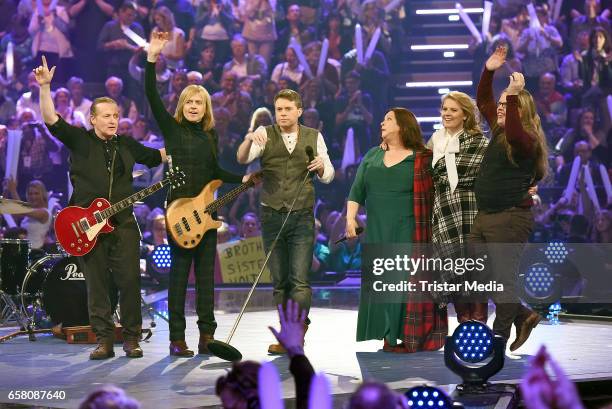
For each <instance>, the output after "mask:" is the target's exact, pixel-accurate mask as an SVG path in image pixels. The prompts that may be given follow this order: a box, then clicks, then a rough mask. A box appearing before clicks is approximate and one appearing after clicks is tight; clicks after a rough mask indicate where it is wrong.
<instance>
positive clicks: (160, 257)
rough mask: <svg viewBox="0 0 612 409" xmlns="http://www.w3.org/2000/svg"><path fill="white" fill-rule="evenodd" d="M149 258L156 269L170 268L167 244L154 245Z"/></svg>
mask: <svg viewBox="0 0 612 409" xmlns="http://www.w3.org/2000/svg"><path fill="white" fill-rule="evenodd" d="M151 260H153V266H154V267H155V268H157V269H160V270H163V269H168V268H170V266H171V265H172V256H171V255H170V246H169V245H167V244H162V245H159V246H157V247H155V249H154V250H153V253H151Z"/></svg>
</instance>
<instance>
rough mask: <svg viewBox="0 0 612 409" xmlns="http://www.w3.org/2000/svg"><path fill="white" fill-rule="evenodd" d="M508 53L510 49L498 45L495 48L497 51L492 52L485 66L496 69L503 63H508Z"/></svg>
mask: <svg viewBox="0 0 612 409" xmlns="http://www.w3.org/2000/svg"><path fill="white" fill-rule="evenodd" d="M507 53H508V49H507V48H506V47H503V46H498V47H497V48H496V49H495V52H494V53H493V54H491V56H490V57H489V59H487V62H486V63H485V67H487V70H489V71H495V70H496V69H498V68H500V67H501V66H502V65H504V64H505V63H506V54H507Z"/></svg>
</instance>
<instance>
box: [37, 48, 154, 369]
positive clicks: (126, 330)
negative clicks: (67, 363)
mask: <svg viewBox="0 0 612 409" xmlns="http://www.w3.org/2000/svg"><path fill="white" fill-rule="evenodd" d="M54 73H55V67H52V68H51V69H49V67H48V66H47V60H46V59H45V57H44V56H43V57H42V65H41V66H39V67H37V68H35V69H34V74H35V75H36V81H37V82H38V84H39V85H40V112H41V115H42V118H43V120H44V122H45V124H46V125H47V127H48V128H49V131H50V132H51V134H52V135H53V136H55V137H56V138H57V139H59V140H60V141H61V142H62V143H63V144H64V145H65V146H66V148H68V150H69V152H70V180H71V182H72V186H73V188H74V190H73V192H72V196H71V197H70V204H71V205H76V206H82V207H88V206H89V205H90V204H91V202H92V201H93V200H94V199H96V198H99V197H103V198H106V199H108V201H109V202H110V203H116V202H119V201H120V200H122V199H125V198H127V197H128V196H130V195H132V194H133V193H134V189H133V187H132V169H133V168H134V164H135V163H142V164H144V165H147V166H148V167H150V168H153V167H155V166H158V165H159V164H160V163H161V162H162V160H165V153H164V150H163V149H153V148H148V147H146V146H144V145H141V144H140V143H138V142H137V141H136V140H134V139H132V138H131V137H129V136H125V135H117V127H118V122H119V107H118V106H117V102H116V101H114V100H113V99H111V98H109V97H101V98H97V99H95V100H94V101H93V103H92V105H91V109H90V117H89V121H90V123H91V125H92V127H93V128H92V129H91V130H89V131H88V130H85V129H83V128H78V127H75V126H72V125H69V124H68V123H67V122H66V121H65V120H64V119H63V118H61V117H60V116H59V115H58V114H57V113H56V111H55V106H54V104H53V98H52V97H51V79H52V78H53V74H54ZM111 223H112V224H113V226H115V230H113V231H112V232H111V233H108V234H103V235H100V237H99V238H98V242H97V244H96V246H95V247H94V248H93V249H92V250H91V251H90V252H89V253H88V254H86V255H84V256H82V257H79V262H80V264H81V268H82V271H83V272H84V274H85V283H86V285H87V299H88V309H89V322H90V324H91V327H92V329H93V332H94V334H95V335H96V339H97V343H98V345H97V347H96V349H95V350H94V351H93V352H92V353H91V354H90V355H89V358H90V359H106V358H111V357H113V356H115V352H114V350H113V343H114V335H115V325H114V323H113V318H112V315H113V311H112V308H111V301H110V297H109V290H108V289H109V286H110V285H111V284H113V285H114V286H116V287H117V288H118V289H119V302H120V305H121V320H120V322H121V325H122V327H123V340H124V342H123V350H124V351H125V354H126V356H127V357H130V358H140V357H142V355H143V352H142V348H141V347H140V345H139V344H138V341H139V340H140V335H141V327H142V315H141V309H140V308H141V307H140V264H139V259H140V231H139V230H138V225H137V224H136V219H135V218H134V213H133V209H132V206H129V207H128V208H126V209H124V210H122V211H120V212H119V213H117V214H116V215H115V216H113V217H112V218H111Z"/></svg>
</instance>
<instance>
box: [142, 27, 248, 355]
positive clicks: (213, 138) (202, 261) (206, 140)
mask: <svg viewBox="0 0 612 409" xmlns="http://www.w3.org/2000/svg"><path fill="white" fill-rule="evenodd" d="M167 42H168V33H163V32H156V33H153V34H152V38H151V43H150V45H149V50H148V54H147V65H146V68H145V93H146V95H147V99H148V101H149V105H150V106H151V111H152V112H153V116H154V117H155V120H156V121H157V124H158V125H159V128H160V129H161V132H162V134H163V136H164V141H165V143H166V150H167V152H168V155H171V156H172V161H173V164H174V165H177V166H178V167H179V168H180V169H181V170H183V171H184V172H185V173H186V174H187V181H186V183H185V184H184V185H182V186H180V187H178V188H173V189H172V190H171V191H170V193H169V195H168V200H167V201H168V204H170V203H171V202H172V201H174V200H176V199H179V198H188V197H194V196H197V195H198V194H199V193H200V192H201V191H202V189H203V188H204V186H206V185H207V184H208V183H209V182H211V181H212V180H213V179H221V180H222V181H223V182H226V183H240V182H246V181H247V180H248V179H249V178H250V175H245V176H240V175H235V174H233V173H230V172H228V171H226V170H224V169H222V168H220V167H219V162H218V153H217V144H218V136H217V132H216V130H215V118H214V116H213V109H212V104H211V99H210V95H209V94H208V92H207V91H206V89H205V88H204V87H202V86H200V85H189V86H187V87H185V89H183V91H182V92H181V94H180V96H179V99H178V104H177V107H176V111H175V113H174V116H172V115H170V114H169V113H168V111H166V109H165V107H164V104H163V102H162V100H161V98H160V96H159V93H158V91H157V87H156V83H155V62H156V61H157V58H158V57H159V54H160V53H161V51H162V49H163V48H164V46H165V45H166V43H167ZM169 244H170V252H171V256H172V269H171V270H170V285H169V288H168V313H169V318H170V323H169V327H170V355H173V356H179V357H191V356H193V355H194V352H193V351H192V350H190V349H189V348H188V347H187V343H186V341H185V327H186V321H185V296H186V293H187V278H188V275H189V270H190V267H191V264H192V263H193V264H194V266H195V277H196V312H197V314H198V329H199V332H200V338H199V342H198V353H200V354H208V353H209V350H208V343H209V342H210V341H211V340H213V338H214V333H215V329H216V328H217V322H216V321H215V315H214V270H215V253H216V247H217V231H216V230H214V229H212V230H209V231H208V232H206V233H205V234H204V237H203V238H202V240H201V241H200V243H199V244H198V245H197V246H196V247H194V248H193V249H184V248H182V247H180V246H178V245H177V244H176V243H174V241H173V240H170V242H169Z"/></svg>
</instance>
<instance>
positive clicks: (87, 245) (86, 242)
mask: <svg viewBox="0 0 612 409" xmlns="http://www.w3.org/2000/svg"><path fill="white" fill-rule="evenodd" d="M166 176H167V177H166V178H165V179H164V180H161V181H159V182H157V183H155V184H153V185H151V186H149V187H147V188H144V189H142V190H140V191H138V192H136V193H134V194H133V195H131V196H129V197H126V198H125V199H123V200H122V201H120V202H117V203H115V204H114V205H112V206H111V204H110V202H109V201H108V200H106V199H105V198H102V197H99V198H97V199H95V200H94V201H93V202H92V203H91V205H90V206H89V207H88V208H87V209H85V208H83V207H78V206H69V207H66V208H65V209H62V210H61V211H60V212H59V213H58V214H57V216H56V218H55V235H56V236H57V241H58V242H59V243H60V244H61V246H62V248H63V249H64V250H65V251H66V253H68V254H70V255H71V256H83V255H85V254H87V253H89V252H90V251H91V249H93V248H94V246H95V245H96V241H97V240H98V234H100V233H110V232H112V231H113V230H114V229H115V228H114V227H113V226H112V225H111V224H110V221H109V219H110V217H111V216H113V215H115V214H116V213H118V212H120V211H122V210H124V209H126V208H127V207H129V206H131V205H132V204H134V202H137V201H138V200H141V199H143V198H145V197H147V196H149V195H152V194H153V193H155V192H157V191H158V190H159V189H161V188H162V187H164V186H166V185H169V184H171V185H172V186H173V187H177V186H180V185H181V184H184V183H185V182H184V180H185V173H184V172H183V171H181V170H178V169H176V170H173V169H171V170H170V171H169V172H168V174H167V175H166Z"/></svg>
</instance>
